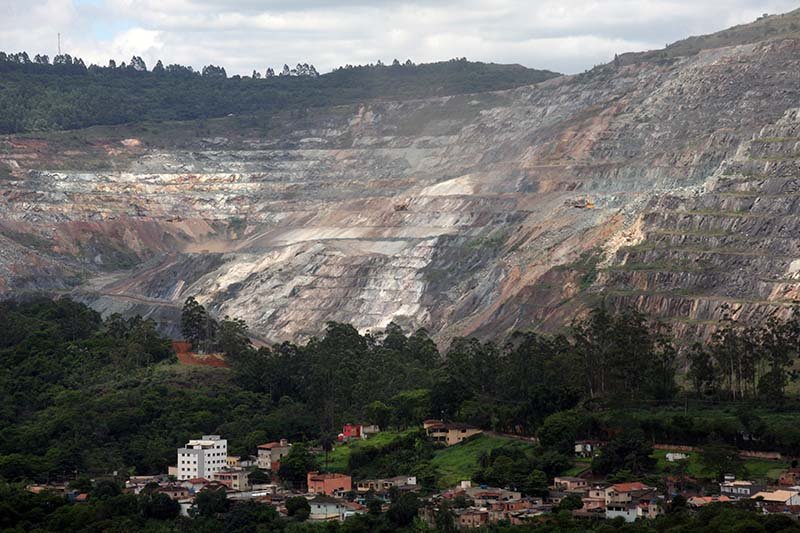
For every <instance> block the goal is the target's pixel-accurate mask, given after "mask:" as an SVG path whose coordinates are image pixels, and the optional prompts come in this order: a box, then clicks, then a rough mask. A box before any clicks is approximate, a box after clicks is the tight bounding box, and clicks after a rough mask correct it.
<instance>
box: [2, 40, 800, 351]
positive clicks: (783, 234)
mask: <svg viewBox="0 0 800 533" xmlns="http://www.w3.org/2000/svg"><path fill="white" fill-rule="evenodd" d="M799 102H800V39H796V38H793V37H791V36H789V37H776V38H768V39H766V40H762V41H759V42H753V43H749V44H743V45H738V46H728V47H724V48H716V49H708V50H702V51H699V52H698V53H696V54H693V55H690V56H687V57H674V58H668V59H659V60H658V61H650V60H642V61H636V62H627V64H626V62H621V61H620V62H617V64H610V65H607V66H604V67H600V68H597V69H595V70H593V71H591V72H590V73H587V74H584V75H580V76H574V77H562V78H557V79H554V80H550V81H547V82H544V83H542V84H539V85H536V86H531V87H524V88H520V89H516V90H513V91H507V92H500V93H484V94H478V95H465V96H454V97H447V98H439V99H429V100H420V101H406V102H394V103H391V102H380V103H365V104H363V105H360V106H353V107H339V108H332V109H327V110H319V111H315V112H313V113H311V112H309V113H308V114H306V115H305V116H300V117H299V116H296V114H294V115H292V116H289V115H287V116H280V117H272V118H271V119H256V118H253V119H247V118H240V117H231V118H227V119H220V120H217V121H208V122H204V123H202V124H198V123H186V124H180V123H179V124H169V125H161V126H142V127H138V128H104V129H90V130H86V131H81V132H69V133H65V134H59V135H50V136H45V137H38V138H32V137H13V138H4V139H0V162H2V164H1V165H0V242H1V243H2V247H1V248H0V293H3V294H6V295H9V294H19V293H20V292H23V291H30V290H51V291H58V292H67V291H69V292H71V293H72V294H73V295H74V296H75V297H77V298H80V299H82V300H84V301H87V302H89V303H91V304H92V305H93V306H94V307H96V308H97V309H100V310H102V311H104V312H107V313H110V312H124V313H142V314H148V315H151V316H156V317H158V318H161V319H174V318H175V317H176V316H177V312H178V308H179V307H180V305H181V304H182V302H183V300H184V299H185V298H186V297H187V296H190V295H193V296H196V297H197V298H198V300H199V301H201V302H202V303H204V304H206V305H208V306H209V307H210V308H211V309H212V310H213V311H214V312H215V313H216V314H218V315H220V316H222V315H226V314H227V315H235V316H238V317H241V318H243V319H245V320H246V321H247V322H248V323H249V324H250V325H251V328H252V329H253V331H254V333H255V334H256V335H257V336H259V337H262V338H263V339H264V340H269V341H277V340H283V339H298V338H303V337H307V336H310V335H314V334H317V333H319V331H320V330H321V328H322V327H324V323H325V322H326V321H329V320H336V321H346V322H351V323H353V324H354V325H356V326H357V327H359V328H362V329H374V328H378V327H382V326H384V325H386V324H387V323H388V322H389V321H391V320H394V321H396V322H399V323H401V324H403V325H406V326H408V327H419V326H424V327H427V328H428V329H429V330H430V331H432V332H434V333H435V334H436V335H437V337H438V338H439V339H441V340H444V341H446V340H448V339H449V338H452V337H453V336H455V335H465V334H473V333H475V334H479V335H483V336H487V337H488V336H492V337H494V336H499V335H502V334H503V333H504V332H507V331H510V330H511V329H514V328H525V327H540V328H545V329H553V328H557V327H559V326H560V325H563V324H564V323H565V322H568V321H569V320H570V319H571V318H572V317H573V316H574V315H575V314H576V313H579V312H580V311H581V309H585V307H586V305H587V304H591V303H593V302H596V301H598V300H599V299H601V298H608V299H609V301H610V302H612V303H613V304H614V305H623V304H625V305H627V304H633V305H635V306H638V307H639V308H640V309H642V310H644V311H647V312H652V313H655V314H659V315H661V316H664V317H666V318H668V319H670V320H674V321H675V322H677V323H678V324H679V330H680V331H683V332H685V333H686V334H687V335H695V334H700V335H702V334H705V333H707V331H708V328H709V327H713V324H714V321H715V320H717V319H719V318H720V316H722V313H723V312H724V311H725V309H733V310H734V312H735V313H741V314H742V316H744V317H746V318H748V319H753V320H759V319H763V318H764V317H766V316H769V315H770V314H772V313H775V312H781V311H782V310H783V309H785V308H786V307H787V306H788V305H789V304H790V303H791V301H792V300H793V299H794V297H795V293H796V292H797V288H798V284H800V266H798V265H800V237H798V235H799V234H798V232H797V231H796V226H797V225H798V220H800V204H798V198H799V197H798V191H797V183H796V181H797V177H798V174H799V173H800V165H799V164H798V161H800V155H799V154H800V119H798V112H797V110H796V109H795V108H796V107H797V106H798V103H799ZM796 158H797V159H796ZM3 168H5V169H7V170H3ZM731 305H733V307H732V308H731V307H730V306H731ZM725 306H728V307H725Z"/></svg>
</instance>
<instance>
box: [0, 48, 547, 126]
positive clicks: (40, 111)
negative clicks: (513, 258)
mask: <svg viewBox="0 0 800 533" xmlns="http://www.w3.org/2000/svg"><path fill="white" fill-rule="evenodd" d="M271 70H272V69H270V70H269V71H268V72H270V73H271ZM556 75H557V74H555V73H553V72H549V71H543V70H534V69H528V68H525V67H522V66H519V65H497V64H492V63H477V62H469V61H466V60H465V59H457V60H451V61H445V62H440V63H429V64H420V65H415V64H413V63H411V62H406V63H402V64H401V63H400V62H396V63H395V64H392V65H383V64H376V65H364V66H350V65H348V66H347V67H343V68H339V69H337V70H334V71H333V72H330V73H327V74H323V75H317V73H316V70H315V69H314V68H313V65H307V64H303V65H298V66H297V68H295V69H289V68H288V66H286V67H285V69H284V72H281V73H280V74H278V75H269V76H267V75H266V74H265V76H261V74H260V73H259V72H256V71H254V73H253V75H252V76H244V77H243V76H238V75H237V76H232V77H228V76H227V73H226V72H225V69H224V68H222V67H218V66H215V65H208V66H206V67H204V68H203V69H202V70H200V71H196V70H194V69H192V68H191V67H186V66H183V65H166V66H164V65H163V64H161V62H159V63H158V64H157V65H156V66H154V67H153V68H152V70H148V69H147V65H145V64H144V61H142V60H141V58H138V57H134V58H132V60H131V62H130V64H127V65H126V64H125V63H122V64H120V65H119V66H118V65H116V64H115V63H113V62H112V63H111V64H109V65H108V66H103V67H100V66H97V65H90V66H88V67H87V66H86V65H85V64H84V62H83V61H82V60H80V59H79V58H72V57H70V56H69V55H66V54H64V55H60V56H56V57H55V58H54V59H53V62H52V63H51V62H50V59H49V58H48V57H47V56H41V55H36V56H35V57H34V58H30V57H29V55H28V54H27V53H24V52H20V53H14V54H7V53H5V52H0V134H2V133H19V132H32V131H51V130H66V129H79V128H85V127H88V126H94V125H111V124H124V123H132V122H143V121H167V120H194V119H204V118H214V117H223V116H226V115H228V114H248V113H269V112H273V111H277V110H285V109H287V108H288V109H307V108H314V107H321V106H335V105H340V104H352V103H355V102H362V101H369V100H374V99H410V98H426V97H433V96H446V95H453V94H464V93H474V92H484V91H493V90H501V89H510V88H514V87H518V86H521V85H529V84H533V83H538V82H540V81H544V80H547V79H549V78H552V77H554V76H556Z"/></svg>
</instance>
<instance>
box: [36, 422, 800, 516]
mask: <svg viewBox="0 0 800 533" xmlns="http://www.w3.org/2000/svg"><path fill="white" fill-rule="evenodd" d="M421 431H422V432H423V434H424V435H425V436H426V438H427V439H428V440H429V441H430V442H432V443H434V445H435V446H437V447H442V448H446V447H458V446H465V445H468V443H469V442H470V441H472V440H474V439H476V438H479V437H480V436H481V435H482V434H483V431H482V430H481V429H479V428H476V427H473V426H470V425H468V424H462V423H448V422H444V421H441V420H426V421H424V423H423V425H422V428H421ZM380 433H381V430H380V428H379V427H378V426H377V425H374V424H364V425H361V424H346V425H345V426H344V427H343V428H342V432H341V433H340V434H339V435H338V438H337V442H336V443H335V444H334V446H335V447H337V448H339V447H341V448H347V447H349V446H354V445H358V444H360V443H362V442H364V441H369V439H371V438H374V437H375V436H377V435H379V434H380ZM606 444H607V443H605V442H602V441H576V442H575V443H574V453H575V459H576V461H578V462H580V461H586V460H587V459H591V458H593V457H596V456H598V455H599V454H602V453H603V448H604V446H605V445H606ZM662 449H663V450H673V451H666V453H665V454H664V459H665V460H666V461H667V463H669V464H670V465H673V466H675V468H674V471H675V472H678V473H679V474H676V475H665V476H664V477H663V478H662V479H661V480H659V483H657V484H656V483H648V482H644V481H624V482H617V481H615V480H613V479H603V478H601V477H597V476H594V475H592V473H591V471H590V470H589V469H587V470H585V471H584V472H583V473H582V474H581V475H561V476H555V477H554V478H553V479H552V482H550V483H549V484H548V486H547V487H546V489H545V490H543V491H538V494H537V495H533V494H532V493H533V492H537V491H535V490H530V489H528V488H524V487H516V486H489V485H486V484H482V483H478V482H475V481H472V480H461V481H460V482H458V483H456V484H455V485H453V486H450V487H447V488H444V489H442V490H433V491H432V490H428V489H427V488H426V487H423V486H422V485H421V484H419V483H418V481H417V478H416V476H414V475H411V474H406V475H397V476H392V477H388V478H382V479H359V478H356V479H354V478H353V477H352V476H350V475H347V474H344V473H340V472H332V471H322V470H309V471H307V472H305V474H304V476H303V478H302V480H301V481H300V483H292V482H289V481H288V480H284V479H282V478H281V472H282V471H283V470H282V464H284V462H285V461H289V460H291V459H292V455H293V450H303V451H305V452H306V453H311V454H314V455H316V456H318V457H322V456H323V455H324V453H325V452H324V451H323V450H322V449H321V448H319V447H316V448H315V447H306V446H305V445H304V444H298V445H295V444H294V443H292V442H289V441H288V440H287V439H281V440H278V441H273V442H266V443H263V444H261V445H258V447H257V449H255V450H253V454H251V455H246V456H236V455H229V453H228V442H227V440H225V439H224V438H223V436H221V435H202V436H201V437H199V438H197V439H192V440H189V441H188V442H187V443H185V445H184V446H182V447H180V448H178V449H177V452H176V464H175V465H174V466H170V467H169V470H168V472H165V473H162V474H159V475H147V476H130V477H128V478H127V479H125V480H124V492H126V493H130V494H135V495H140V494H152V495H156V494H159V495H163V496H162V497H166V498H169V499H170V500H172V501H174V502H176V503H177V505H179V507H180V511H179V513H180V515H182V516H185V517H194V516H197V515H198V513H200V512H201V510H200V509H199V506H202V505H203V504H202V503H201V501H202V500H203V496H205V495H209V494H213V495H215V496H216V497H217V498H221V499H224V500H227V501H228V502H230V505H233V506H236V505H238V504H240V503H243V502H255V503H258V504H262V505H265V506H270V507H272V508H273V509H275V510H276V511H277V513H278V514H279V515H280V516H283V517H285V518H287V519H294V520H298V521H308V522H331V521H335V522H344V521H346V520H347V519H348V518H350V517H353V516H356V515H362V514H366V513H370V514H373V515H376V514H380V513H385V512H387V511H389V509H391V508H392V505H393V504H396V503H397V502H398V500H399V499H401V498H403V497H404V496H411V497H413V498H415V499H416V500H417V501H418V503H419V505H418V506H417V507H416V513H417V517H416V519H417V520H420V521H422V522H424V523H425V524H426V525H428V526H430V527H431V528H439V529H447V528H443V527H442V518H441V517H442V513H443V512H444V513H447V515H448V516H449V517H450V520H451V521H452V522H451V524H452V526H453V527H455V528H457V529H460V530H469V529H477V528H482V527H485V526H490V525H493V524H494V525H497V524H507V525H515V526H517V525H530V524H541V523H547V522H548V520H549V519H550V518H549V517H552V516H553V515H554V513H559V512H568V513H569V514H570V515H571V516H572V517H573V518H575V519H578V520H586V521H593V522H597V521H600V520H611V521H616V522H614V523H617V524H620V523H633V522H636V521H642V520H652V519H654V518H656V517H658V516H659V515H662V514H663V513H665V512H666V511H668V510H669V509H670V508H674V507H676V506H680V507H683V508H686V509H688V510H690V511H699V510H700V509H702V508H703V507H706V506H708V505H712V504H729V505H734V504H737V503H738V504H748V505H751V506H752V508H753V509H755V510H757V512H759V513H762V514H777V515H784V516H787V517H790V518H791V519H793V520H797V519H798V518H800V468H798V467H797V466H796V465H797V461H796V460H794V461H792V462H791V464H792V465H793V466H792V467H790V468H788V469H786V470H784V471H782V472H780V473H779V477H778V479H777V480H775V482H773V483H764V482H763V481H757V480H749V479H738V478H737V477H736V476H734V475H732V474H725V475H724V480H723V481H721V482H719V483H714V484H701V483H699V482H698V480H696V479H693V478H692V477H691V476H688V475H686V474H685V469H681V468H680V466H681V465H685V464H686V462H687V461H688V459H689V457H690V456H691V454H693V453H695V451H694V450H693V449H691V448H690V447H686V446H683V447H682V446H664V447H662ZM678 450H681V451H678ZM743 455H744V456H751V457H756V456H760V457H762V458H766V459H769V460H780V459H781V457H780V454H774V453H773V454H770V453H750V454H748V453H746V452H745V453H743ZM584 464H588V463H584ZM681 472H683V473H681ZM98 481H99V480H96V479H93V480H91V482H92V483H95V484H96V483H97V482H98ZM27 490H28V491H30V492H33V493H40V492H43V491H51V492H56V493H61V494H63V495H64V496H65V497H66V498H67V499H68V500H69V501H70V502H73V503H75V504H81V503H85V502H88V501H90V498H91V496H90V494H88V493H86V492H81V491H80V490H78V489H76V488H74V484H70V483H62V484H36V485H29V486H28V487H27Z"/></svg>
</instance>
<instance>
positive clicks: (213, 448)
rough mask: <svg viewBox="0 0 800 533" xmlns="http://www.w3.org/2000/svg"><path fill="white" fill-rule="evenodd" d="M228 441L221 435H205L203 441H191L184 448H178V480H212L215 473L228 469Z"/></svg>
mask: <svg viewBox="0 0 800 533" xmlns="http://www.w3.org/2000/svg"><path fill="white" fill-rule="evenodd" d="M227 459H228V441H227V440H225V439H222V438H220V436H219V435H203V438H202V439H199V440H190V441H189V442H187V443H186V446H185V447H184V448H178V465H177V466H178V479H179V480H181V481H185V480H187V479H193V478H198V477H201V478H206V479H209V480H210V479H211V477H212V476H213V475H214V472H218V471H220V470H222V469H223V468H226V467H227V466H228V465H227Z"/></svg>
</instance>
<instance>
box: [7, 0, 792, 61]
mask: <svg viewBox="0 0 800 533" xmlns="http://www.w3.org/2000/svg"><path fill="white" fill-rule="evenodd" d="M794 7H796V5H795V0H768V1H764V0H705V1H703V0H537V1H535V2H532V1H526V0H411V1H405V0H384V1H380V2H379V1H368V0H341V1H339V0H296V1H294V2H290V1H288V0H30V1H26V2H21V1H16V0H0V13H3V14H4V15H5V16H3V17H2V18H0V48H3V49H5V50H13V51H16V50H23V49H24V50H27V51H28V52H30V53H48V54H50V55H53V54H54V53H55V47H56V34H57V33H58V32H61V33H62V35H63V38H62V43H63V47H64V49H65V50H66V51H67V52H69V53H71V54H73V55H77V56H80V57H83V58H84V59H85V60H88V61H90V62H94V63H99V64H105V63H106V62H107V61H108V59H109V58H114V59H116V60H117V61H127V60H128V59H130V56H131V55H134V54H135V55H141V56H142V57H143V58H144V59H145V61H146V62H147V63H148V65H153V64H154V63H155V60H156V59H162V60H163V61H164V62H165V63H182V64H190V65H192V66H194V67H202V66H203V65H206V64H209V63H213V64H218V65H223V66H225V67H226V69H227V70H228V72H229V73H242V74H246V73H249V72H251V71H252V70H253V69H254V68H257V69H259V70H262V71H263V70H264V69H265V68H266V67H267V66H274V67H275V66H280V65H283V63H289V64H294V63H297V62H311V63H314V64H316V66H317V67H318V69H320V70H322V71H325V70H330V69H331V68H333V67H336V66H338V65H343V64H346V63H353V64H358V63H369V62H374V61H376V60H378V59H381V60H383V61H385V62H386V61H391V60H392V59H393V58H395V57H396V58H398V59H403V60H404V59H406V58H411V59H412V60H414V61H436V60H444V59H449V58H451V57H456V56H459V57H460V56H466V57H468V58H470V59H476V60H482V61H495V62H501V63H522V64H524V65H526V66H530V67H537V68H548V69H551V70H558V71H562V72H576V71H581V70H584V69H586V68H589V67H591V66H592V65H594V64H597V63H601V62H605V61H609V60H610V59H611V58H613V56H614V54H615V53H620V52H626V51H633V50H642V49H652V48H660V47H662V46H664V45H665V44H666V43H668V42H672V41H675V40H678V39H680V38H683V37H686V36H688V35H696V34H700V33H709V32H712V31H716V30H719V29H723V28H725V27H728V26H731V25H734V24H738V23H743V22H748V21H751V20H753V19H754V18H755V17H756V16H758V15H760V14H761V13H763V12H770V13H775V12H782V11H788V10H790V9H793V8H794Z"/></svg>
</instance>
